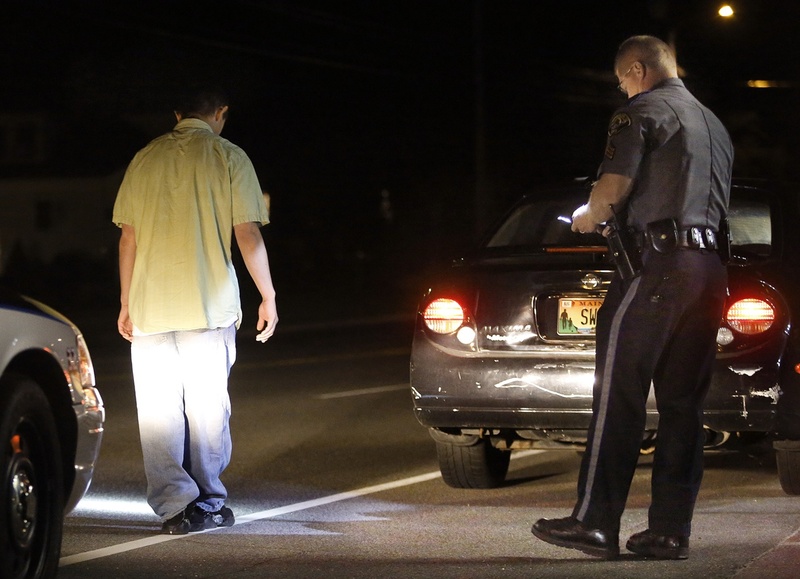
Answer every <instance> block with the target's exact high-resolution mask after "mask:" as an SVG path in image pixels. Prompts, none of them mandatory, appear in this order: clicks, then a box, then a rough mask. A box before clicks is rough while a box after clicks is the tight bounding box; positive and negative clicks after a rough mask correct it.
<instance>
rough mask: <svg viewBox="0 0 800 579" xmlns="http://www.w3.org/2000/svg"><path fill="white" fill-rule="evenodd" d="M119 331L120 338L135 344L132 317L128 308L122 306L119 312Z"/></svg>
mask: <svg viewBox="0 0 800 579" xmlns="http://www.w3.org/2000/svg"><path fill="white" fill-rule="evenodd" d="M117 330H118V331H119V335H120V336H122V337H123V338H125V339H126V340H128V341H129V342H133V322H131V317H130V315H128V306H122V307H121V308H120V310H119V317H118V318H117Z"/></svg>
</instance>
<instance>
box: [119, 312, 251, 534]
mask: <svg viewBox="0 0 800 579" xmlns="http://www.w3.org/2000/svg"><path fill="white" fill-rule="evenodd" d="M235 360H236V328H235V326H234V325H231V326H230V327H228V328H219V329H214V330H191V331H179V332H166V333H161V334H153V335H148V336H134V338H133V344H132V345H131V362H132V367H133V380H134V385H135V389H136V408H137V412H138V416H139V435H140V438H141V442H142V455H143V458H144V470H145V475H146V476H147V502H148V503H149V504H150V506H151V507H152V509H153V511H154V512H155V513H156V514H157V515H158V516H159V517H160V518H161V520H162V521H166V520H167V519H170V518H172V517H173V516H175V515H177V514H178V513H180V512H181V511H183V510H184V509H185V508H186V506H187V505H189V504H191V503H193V502H194V503H196V504H197V505H198V506H199V507H200V508H202V509H204V510H206V511H217V510H219V509H220V508H221V507H222V506H223V505H224V504H225V499H226V498H227V490H226V489H225V486H224V485H223V484H222V481H220V475H221V474H222V472H223V471H224V470H225V468H226V467H227V466H228V463H229V462H230V459H231V435H230V428H229V420H230V415H231V403H230V398H229V396H228V376H229V374H230V369H231V366H233V363H234V361H235Z"/></svg>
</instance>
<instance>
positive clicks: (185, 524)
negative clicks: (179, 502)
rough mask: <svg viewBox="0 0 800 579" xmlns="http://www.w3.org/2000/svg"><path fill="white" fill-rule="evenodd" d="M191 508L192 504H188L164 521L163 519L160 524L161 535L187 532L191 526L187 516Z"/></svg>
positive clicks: (192, 508) (192, 507) (191, 510)
mask: <svg viewBox="0 0 800 579" xmlns="http://www.w3.org/2000/svg"><path fill="white" fill-rule="evenodd" d="M193 510H194V505H189V506H188V507H186V508H185V509H183V510H182V511H181V512H180V513H178V514H177V515H175V516H174V517H172V518H171V519H167V520H166V521H164V523H163V524H162V525H161V534H162V535H185V534H187V533H188V532H189V530H190V528H191V523H190V521H189V517H190V515H191V513H192V512H193Z"/></svg>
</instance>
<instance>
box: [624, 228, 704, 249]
mask: <svg viewBox="0 0 800 579" xmlns="http://www.w3.org/2000/svg"><path fill="white" fill-rule="evenodd" d="M675 232H676V233H677V242H676V243H675V245H674V247H684V248H688V249H709V250H712V251H715V250H716V249H717V248H718V247H719V244H718V243H717V232H716V231H714V230H713V229H711V228H709V227H702V226H692V227H687V228H686V229H676V230H675ZM672 233H673V232H669V234H668V233H665V232H659V231H651V230H649V229H648V230H647V231H634V235H633V237H634V239H635V240H636V244H637V245H638V246H639V248H640V249H642V248H644V247H645V246H647V245H652V246H653V247H655V248H658V247H660V246H662V245H663V244H664V242H665V241H667V238H668V236H670V234H672Z"/></svg>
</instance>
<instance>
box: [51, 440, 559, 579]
mask: <svg viewBox="0 0 800 579" xmlns="http://www.w3.org/2000/svg"><path fill="white" fill-rule="evenodd" d="M543 452H546V451H544V450H524V451H517V452H514V453H513V454H512V455H511V458H512V459H514V458H522V457H525V456H530V455H532V454H541V453H543ZM440 476H441V474H440V473H439V471H438V470H437V471H435V472H428V473H425V474H421V475H417V476H412V477H408V478H404V479H400V480H396V481H391V482H388V483H383V484H378V485H373V486H369V487H364V488H361V489H356V490H353V491H347V492H343V493H337V494H335V495H329V496H327V497H320V498H318V499H311V500H308V501H303V502H300V503H295V504H293V505H286V506H283V507H276V508H274V509H268V510H266V511H260V512H257V513H251V514H249V515H244V516H242V517H237V518H236V524H237V525H242V524H244V523H252V522H253V521H260V520H263V519H270V518H273V517H279V516H281V515H286V514H289V513H296V512H297V511H304V510H306V509H313V508H315V507H320V506H323V505H329V504H331V503H338V502H340V501H347V500H350V499H354V498H357V497H363V496H366V495H372V494H375V493H380V492H384V491H389V490H393V489H398V488H402V487H406V486H411V485H415V484H419V483H423V482H427V481H429V480H433V479H436V478H439V477H440ZM216 530H218V529H208V530H205V531H199V532H197V533H191V534H188V535H156V536H154V537H147V538H145V539H137V540H136V541H130V542H128V543H121V544H119V545H113V546H111V547H103V548H102V549H95V550H94V551H87V552H85V553H77V554H75V555H68V556H66V557H61V560H60V561H59V564H58V566H59V567H66V566H67V565H75V564H76V563H84V562H86V561H93V560H94V559H102V558H103V557H111V556H112V555H118V554H120V553H127V552H128V551H134V550H136V549H142V548H144V547H150V546H152V545H158V544H159V543H166V542H167V541H176V540H178V539H185V538H187V537H192V536H196V535H200V534H203V533H210V532H213V531H216Z"/></svg>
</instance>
